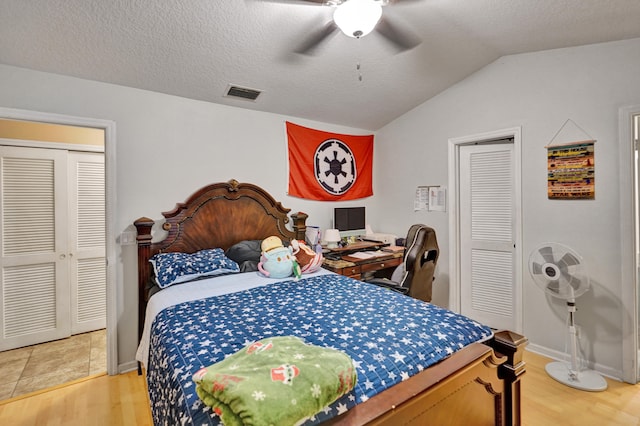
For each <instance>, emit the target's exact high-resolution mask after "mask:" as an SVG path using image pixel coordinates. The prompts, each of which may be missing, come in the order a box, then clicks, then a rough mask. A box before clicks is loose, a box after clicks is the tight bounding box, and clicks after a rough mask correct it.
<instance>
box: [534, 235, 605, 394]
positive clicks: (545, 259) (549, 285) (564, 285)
mask: <svg viewBox="0 0 640 426" xmlns="http://www.w3.org/2000/svg"><path fill="white" fill-rule="evenodd" d="M529 272H530V273H531V276H532V277H533V280H534V281H535V283H536V284H537V285H538V286H539V287H540V288H542V289H543V290H544V291H545V292H546V293H547V294H550V295H551V296H553V297H557V298H560V299H564V300H566V301H567V310H568V311H569V320H568V322H569V336H570V340H571V341H570V345H571V348H570V349H571V365H567V364H566V363H564V362H560V361H556V362H550V363H549V364H547V365H546V366H545V370H546V371H547V374H549V376H551V377H552V378H554V379H555V380H557V381H559V382H560V383H564V384H565V385H567V386H571V387H573V388H576V389H580V390H585V391H603V390H605V389H606V388H607V382H606V380H605V379H604V378H603V377H602V376H601V375H600V374H598V373H597V372H595V371H593V370H588V369H582V368H581V367H580V365H579V363H578V333H577V328H576V325H575V322H574V314H575V312H576V298H578V297H580V296H581V295H583V294H584V293H585V292H586V291H587V290H589V277H588V275H587V273H586V267H585V266H584V264H583V262H582V257H581V256H580V255H579V254H578V253H576V252H575V251H573V250H572V249H571V248H569V247H567V246H564V245H562V244H559V243H544V244H541V245H539V246H538V247H537V248H536V249H534V250H533V251H532V252H531V254H530V256H529Z"/></svg>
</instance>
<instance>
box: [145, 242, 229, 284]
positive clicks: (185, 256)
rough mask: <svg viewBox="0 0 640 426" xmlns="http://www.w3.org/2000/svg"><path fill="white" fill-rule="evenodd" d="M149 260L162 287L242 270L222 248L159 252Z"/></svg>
mask: <svg viewBox="0 0 640 426" xmlns="http://www.w3.org/2000/svg"><path fill="white" fill-rule="evenodd" d="M149 262H151V264H152V265H153V270H154V272H155V275H156V282H157V283H158V286H159V287H160V288H167V287H169V286H170V285H173V284H177V283H183V282H185V281H190V280H193V279H196V278H200V277H207V276H212V275H220V274H230V273H236V272H240V267H239V266H238V264H237V263H236V262H234V261H233V260H231V259H229V258H228V257H227V256H225V254H224V251H223V250H222V249H220V248H215V249H207V250H200V251H199V252H196V253H193V254H189V253H179V252H173V253H158V254H156V255H154V256H153V257H152V258H151V259H150V260H149Z"/></svg>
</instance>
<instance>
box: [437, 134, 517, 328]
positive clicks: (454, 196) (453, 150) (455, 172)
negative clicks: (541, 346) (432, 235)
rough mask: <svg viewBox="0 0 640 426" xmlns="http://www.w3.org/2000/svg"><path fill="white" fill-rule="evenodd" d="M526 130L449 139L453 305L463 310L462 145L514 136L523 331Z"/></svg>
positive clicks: (450, 289)
mask: <svg viewBox="0 0 640 426" xmlns="http://www.w3.org/2000/svg"><path fill="white" fill-rule="evenodd" d="M521 134H522V129H521V128H520V127H512V128H507V129H502V130H496V131H492V132H486V133H478V134H474V135H469V136H463V137H458V138H451V139H449V153H448V157H449V184H448V186H449V197H448V198H449V212H450V213H449V241H450V245H449V259H450V263H451V266H450V268H449V275H450V276H449V308H450V309H451V310H453V311H457V312H459V311H460V308H461V300H460V297H461V282H460V268H461V262H460V256H461V232H460V199H459V197H460V191H459V186H460V147H461V146H463V145H471V144H490V143H491V142H492V141H494V140H499V139H506V138H513V167H514V170H513V172H514V173H513V177H514V192H515V194H514V204H515V205H514V210H515V212H514V221H515V226H514V243H515V249H514V251H515V254H514V258H515V264H514V278H515V282H514V297H515V301H514V304H515V306H516V307H517V308H518V309H517V312H516V313H515V321H516V327H515V328H516V329H515V330H512V331H515V332H517V333H522V331H523V330H522V329H523V302H522V191H521V188H522V185H521V181H522V179H521V175H522V160H521V151H522V149H521V146H522V137H521Z"/></svg>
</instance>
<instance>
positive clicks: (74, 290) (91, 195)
mask: <svg viewBox="0 0 640 426" xmlns="http://www.w3.org/2000/svg"><path fill="white" fill-rule="evenodd" d="M104 185H105V184H104V155H103V154H98V153H89V152H71V153H69V198H70V200H71V202H70V203H69V242H70V253H69V255H70V257H69V266H70V274H69V275H70V285H71V334H77V333H84V332H87V331H92V330H97V329H100V328H105V327H106V318H107V310H106V305H107V300H106V283H107V277H106V263H105V262H106V256H105V253H106V252H105V235H106V230H105V186H104Z"/></svg>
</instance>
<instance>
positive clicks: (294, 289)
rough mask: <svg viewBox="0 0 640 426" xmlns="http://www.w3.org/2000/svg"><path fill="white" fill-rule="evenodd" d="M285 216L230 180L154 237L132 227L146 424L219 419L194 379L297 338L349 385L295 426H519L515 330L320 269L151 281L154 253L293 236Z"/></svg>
mask: <svg viewBox="0 0 640 426" xmlns="http://www.w3.org/2000/svg"><path fill="white" fill-rule="evenodd" d="M290 211H291V210H290V209H287V208H285V207H283V206H282V204H281V203H280V202H278V201H276V200H275V199H274V198H273V197H272V196H271V195H270V194H269V193H267V192H266V191H265V190H264V189H262V188H260V187H259V186H257V185H254V184H249V183H239V182H237V181H236V180H230V181H228V182H221V183H215V184H211V185H208V186H206V187H204V188H201V189H200V190H198V191H196V192H195V193H193V194H192V195H191V196H190V197H188V198H187V200H186V201H185V202H180V203H177V204H176V206H175V208H174V209H173V210H171V211H169V212H165V213H162V215H163V216H164V222H163V223H162V229H163V230H164V231H165V232H166V236H165V237H164V238H162V240H161V241H154V240H153V239H152V228H153V227H154V225H155V221H154V220H152V219H150V218H146V217H143V218H140V219H138V220H136V221H135V223H134V225H135V227H136V229H137V242H138V297H139V311H138V320H139V321H138V333H139V337H140V339H141V342H140V347H139V349H138V354H137V359H138V361H139V362H140V364H141V365H142V366H143V367H144V371H145V374H146V379H147V384H148V389H149V395H150V405H151V411H152V415H153V418H154V423H156V424H194V422H195V424H212V425H213V424H217V423H218V422H219V418H218V417H217V416H216V415H215V413H213V412H212V411H211V409H210V408H209V407H207V406H206V405H204V404H202V402H201V400H200V399H199V398H198V396H197V395H196V394H195V390H194V386H193V381H192V376H193V374H194V373H196V372H197V371H198V370H199V369H200V368H202V367H203V366H207V365H209V364H211V363H216V362H219V361H220V360H222V359H224V358H225V357H227V356H229V355H231V354H232V353H235V352H236V351H238V350H240V349H242V348H243V347H244V346H246V345H247V344H250V343H251V342H255V341H257V340H258V339H262V338H268V337H270V336H276V335H277V336H282V335H295V336H297V337H300V338H302V339H303V340H305V341H306V342H308V343H312V344H314V345H320V346H327V347H332V348H337V349H339V350H342V351H344V352H345V353H348V354H349V355H350V356H351V358H352V359H353V360H354V367H355V369H356V370H357V376H358V377H357V384H356V385H355V387H354V388H353V390H352V391H351V392H348V393H347V394H345V395H344V396H342V397H341V398H339V399H338V400H337V401H336V402H335V403H333V404H331V405H330V406H328V407H326V408H325V409H324V410H323V411H322V412H320V413H318V414H317V415H314V416H311V417H310V418H308V419H307V420H306V423H305V424H317V423H322V424H330V425H365V424H366V425H384V424H388V425H398V424H415V425H422V424H468V423H469V421H470V419H473V424H487V425H489V424H491V425H517V424H520V379H521V377H522V375H523V374H524V373H525V365H524V362H523V359H522V357H523V352H524V347H525V345H526V343H527V340H526V338H525V337H523V336H521V335H518V334H516V333H513V332H510V331H507V330H500V331H498V330H491V329H488V327H485V326H483V325H482V324H477V323H476V322H474V321H472V320H471V321H468V322H465V323H464V324H463V321H466V320H468V319H466V318H464V317H462V316H460V315H458V314H456V313H454V312H451V311H448V310H446V309H442V308H439V307H437V306H435V305H432V304H429V303H425V302H422V301H417V300H415V299H411V298H409V297H408V296H404V295H400V294H398V293H395V292H392V291H389V290H386V289H383V288H381V287H377V286H375V285H372V284H369V283H364V282H361V281H357V280H353V279H351V278H348V277H343V276H340V275H337V274H334V273H331V272H328V271H325V270H320V271H318V272H315V273H313V274H308V275H303V276H302V278H301V279H300V280H293V279H291V278H287V279H280V280H275V279H268V278H264V277H260V276H259V274H257V273H255V272H246V273H229V274H221V275H216V276H213V277H209V278H206V279H199V280H194V281H192V282H188V283H182V284H178V285H172V286H170V287H167V288H165V289H162V290H159V291H158V288H157V286H154V285H153V283H154V270H155V269H154V267H153V266H152V264H151V263H150V259H152V258H153V256H154V255H156V254H158V253H167V254H176V253H178V254H179V253H197V252H200V251H201V250H209V249H215V250H218V249H219V250H222V251H227V250H228V249H230V248H232V247H234V246H235V245H236V244H238V243H242V242H245V241H256V240H261V239H264V238H266V237H268V236H272V235H275V236H278V237H280V238H281V239H282V240H283V241H290V240H293V239H298V240H304V235H305V231H306V225H305V223H306V219H307V215H306V214H305V213H302V212H297V213H294V214H290ZM154 259H155V258H154ZM233 272H236V271H233ZM283 301H285V302H283ZM340 301H343V302H340ZM332 309H342V310H341V311H340V312H339V313H336V312H334V311H332ZM294 317H295V318H294ZM322 318H326V319H327V321H326V323H323V322H322V321H323V320H322ZM432 318H433V319H432ZM364 323H366V324H364ZM367 324H368V325H367ZM431 324H433V325H431ZM463 329H464V331H463ZM363 330H364V331H363ZM436 336H437V337H436ZM445 336H450V337H445ZM449 338H450V339H453V340H452V341H447V339H449ZM437 340H443V341H445V346H443V348H444V349H442V348H435V349H434V348H431V349H429V350H428V351H425V352H424V353H422V352H421V351H422V348H424V347H430V345H431V344H432V343H434V342H435V341H437ZM372 341H373V342H382V343H380V345H374V344H372V343H371V342H372ZM377 346H386V347H387V349H388V350H390V352H388V353H383V352H382V349H380V348H378V347H377ZM441 352H444V353H443V354H440V353H441ZM436 356H437V357H436ZM378 363H379V364H378ZM384 363H387V364H386V365H385V364H384ZM372 364H375V366H373V367H372ZM367 370H369V371H371V370H374V371H375V370H380V371H383V372H384V374H379V373H377V372H374V373H372V374H373V375H371V374H370V372H369V373H368V372H367ZM374 376H375V377H376V379H372V377H374ZM372 382H375V383H372ZM380 385H382V387H381V388H380ZM376 387H377V388H379V389H374V388H376Z"/></svg>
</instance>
